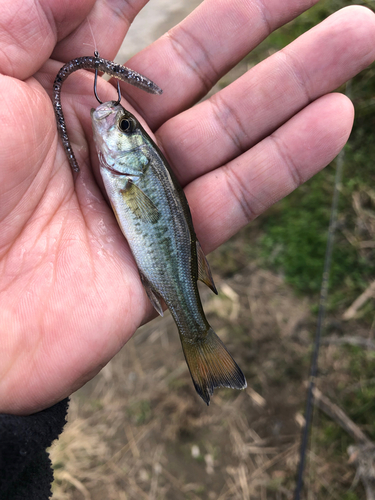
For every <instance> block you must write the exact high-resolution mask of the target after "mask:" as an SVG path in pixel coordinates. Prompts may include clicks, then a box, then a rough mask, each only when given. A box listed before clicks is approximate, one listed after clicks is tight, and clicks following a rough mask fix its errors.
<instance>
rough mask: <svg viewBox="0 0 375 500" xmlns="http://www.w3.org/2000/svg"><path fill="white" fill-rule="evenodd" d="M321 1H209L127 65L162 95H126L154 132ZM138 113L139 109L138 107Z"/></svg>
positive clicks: (134, 91) (128, 91) (135, 91)
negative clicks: (150, 82) (149, 81)
mask: <svg viewBox="0 0 375 500" xmlns="http://www.w3.org/2000/svg"><path fill="white" fill-rule="evenodd" d="M315 3H317V0H284V1H283V2H280V0H252V1H248V2H243V1H233V0H205V1H204V2H202V4H201V5H200V6H199V7H198V8H197V9H196V10H195V11H194V12H193V13H192V14H191V15H190V16H189V17H187V18H186V19H185V20H184V21H182V22H181V23H180V24H179V25H178V26H176V27H175V28H173V29H172V30H171V31H169V32H168V33H167V34H166V35H165V36H163V37H161V38H160V39H159V40H158V41H156V42H155V43H154V44H152V45H151V46H149V47H148V48H146V49H145V50H143V51H141V52H140V53H139V54H138V55H136V56H135V57H133V58H132V59H130V61H129V62H128V63H127V65H129V66H130V67H131V68H133V69H135V70H136V71H139V72H140V73H141V74H145V75H146V76H148V77H149V78H150V79H151V80H153V81H155V83H157V84H158V85H159V86H160V87H161V88H162V89H163V91H164V94H163V96H161V97H152V96H144V95H143V94H142V98H141V97H140V96H141V94H140V93H139V92H138V91H137V90H134V89H128V88H127V89H126V92H127V93H128V95H129V96H131V97H132V98H133V99H134V101H137V105H138V110H139V111H140V112H141V114H142V115H143V116H144V117H145V118H146V120H147V122H148V123H149V124H150V126H151V127H152V128H154V129H155V128H156V127H157V126H159V125H160V124H161V123H163V122H164V121H165V120H166V119H167V118H170V117H171V116H173V115H175V114H176V113H178V112H180V111H182V110H184V109H186V108H187V107H189V106H191V105H192V104H193V103H195V102H197V101H198V100H199V99H200V97H202V96H203V95H205V94H206V93H207V91H208V90H210V88H211V87H212V86H213V85H214V83H215V82H216V81H217V80H218V79H219V78H220V77H221V76H223V75H224V74H225V73H226V72H227V71H228V70H229V69H230V68H231V67H233V66H234V65H235V64H236V63H237V62H239V61H240V60H241V59H242V58H243V57H244V56H245V55H246V54H247V53H248V52H249V51H250V50H251V49H253V48H254V47H256V46H257V45H258V44H259V43H260V42H261V41H262V40H264V39H265V38H266V37H267V36H268V35H269V34H270V32H271V31H273V30H274V29H276V28H277V27H278V26H281V25H282V24H284V23H286V22H288V21H290V20H291V19H293V18H294V17H296V16H297V15H298V14H300V13H301V12H303V11H304V10H306V9H308V8H309V7H311V6H312V5H314V4H315ZM136 107H137V106H136Z"/></svg>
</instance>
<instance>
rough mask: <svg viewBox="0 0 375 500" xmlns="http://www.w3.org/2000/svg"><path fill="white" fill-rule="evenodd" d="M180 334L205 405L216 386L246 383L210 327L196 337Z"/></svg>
mask: <svg viewBox="0 0 375 500" xmlns="http://www.w3.org/2000/svg"><path fill="white" fill-rule="evenodd" d="M180 338H181V343H182V348H183V351H184V355H185V359H186V363H187V365H188V368H189V371H190V375H191V378H192V379H193V383H194V386H195V390H196V391H197V393H198V394H199V396H200V397H201V398H202V399H203V401H204V402H205V403H206V404H207V405H209V404H210V397H211V396H212V394H213V392H214V389H215V388H216V387H229V388H232V389H245V388H246V387H247V383H246V379H245V376H244V374H243V373H242V371H241V369H240V368H239V366H238V365H237V363H236V362H235V361H234V359H233V358H232V356H231V355H230V354H229V352H228V351H227V349H226V347H225V345H224V344H223V342H222V341H221V340H220V339H219V337H218V336H217V335H216V333H215V332H214V331H213V329H212V328H211V327H208V330H207V334H206V335H205V336H202V337H201V338H200V339H199V340H194V341H192V340H191V339H188V338H186V337H185V336H184V335H182V334H180Z"/></svg>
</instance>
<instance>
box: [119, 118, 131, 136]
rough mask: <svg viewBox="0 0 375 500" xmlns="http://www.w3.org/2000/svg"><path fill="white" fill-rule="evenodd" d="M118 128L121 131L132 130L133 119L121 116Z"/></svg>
mask: <svg viewBox="0 0 375 500" xmlns="http://www.w3.org/2000/svg"><path fill="white" fill-rule="evenodd" d="M118 126H119V129H120V130H121V131H122V132H128V133H129V132H132V131H133V130H134V121H133V120H132V119H129V118H122V119H121V120H120V121H119V124H118Z"/></svg>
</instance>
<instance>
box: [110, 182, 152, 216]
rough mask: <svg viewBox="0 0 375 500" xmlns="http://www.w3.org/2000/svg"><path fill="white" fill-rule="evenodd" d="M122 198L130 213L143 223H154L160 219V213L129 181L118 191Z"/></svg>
mask: <svg viewBox="0 0 375 500" xmlns="http://www.w3.org/2000/svg"><path fill="white" fill-rule="evenodd" d="M120 193H121V195H122V198H123V200H124V202H125V203H126V205H127V206H128V208H129V209H130V210H131V212H132V213H133V214H134V215H135V217H137V219H141V220H143V221H145V222H151V223H153V224H154V223H155V222H157V221H158V220H159V218H160V212H159V210H158V209H157V208H156V206H155V205H154V203H153V202H152V201H151V200H150V198H149V197H148V196H147V195H146V194H145V193H144V192H143V191H142V190H141V189H140V188H139V187H138V186H137V185H136V184H134V182H132V181H131V180H128V181H127V183H126V186H125V188H124V189H121V191H120Z"/></svg>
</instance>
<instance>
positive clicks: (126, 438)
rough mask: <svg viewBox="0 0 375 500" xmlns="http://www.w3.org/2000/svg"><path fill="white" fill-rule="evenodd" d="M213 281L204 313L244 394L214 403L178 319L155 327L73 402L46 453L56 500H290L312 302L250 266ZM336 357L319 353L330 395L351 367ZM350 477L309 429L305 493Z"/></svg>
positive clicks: (334, 351)
mask: <svg viewBox="0 0 375 500" xmlns="http://www.w3.org/2000/svg"><path fill="white" fill-rule="evenodd" d="M214 277H215V281H216V285H217V287H218V290H219V295H218V296H214V295H213V294H212V293H211V292H210V291H209V290H208V289H204V290H203V293H202V296H203V298H204V307H205V311H206V312H207V317H208V319H209V321H210V323H211V324H212V326H213V327H214V328H215V330H216V331H217V333H218V334H219V335H220V337H221V338H222V339H223V340H224V342H225V343H226V345H227V346H228V348H229V350H230V351H231V352H232V354H233V355H234V357H235V358H236V360H237V362H238V364H239V365H240V366H241V368H242V369H243V371H244V372H245V375H246V377H247V381H248V388H247V389H246V390H245V391H241V392H238V391H233V390H230V389H220V390H216V391H215V394H214V396H213V398H212V402H211V405H210V406H209V407H207V406H206V405H205V404H204V403H203V402H202V400H201V399H200V398H199V397H198V396H197V395H196V393H195V390H194V388H193V384H192V382H191V379H190V375H189V373H188V370H187V367H186V364H185V361H184V358H183V354H182V350H181V346H180V341H179V338H178V334H177V330H176V327H175V325H174V323H173V320H172V319H171V317H170V316H169V314H167V316H166V317H165V318H158V319H156V320H154V321H153V322H152V323H150V324H149V325H147V326H145V327H143V328H141V329H140V330H139V331H138V332H137V333H136V335H135V336H134V337H133V339H132V340H131V341H130V342H129V343H128V344H127V345H126V346H125V347H124V348H123V350H122V351H121V352H120V353H119V354H118V355H117V356H116V357H115V358H114V359H113V360H112V361H111V362H110V363H109V364H108V365H107V366H106V367H105V368H104V369H103V370H102V372H101V373H100V374H99V375H98V376H97V377H96V378H95V379H93V380H92V381H91V382H89V383H88V384H87V385H86V386H85V387H83V388H82V389H81V390H79V391H78V392H77V393H75V394H74V395H73V396H72V400H71V405H70V412H69V423H68V425H67V427H66V430H65V431H64V433H63V435H62V436H61V438H60V440H59V441H58V442H57V443H56V444H55V445H54V447H53V448H52V453H51V455H52V461H53V463H54V467H55V478H56V480H55V484H54V497H53V498H54V499H55V500H60V499H69V500H81V499H85V500H88V499H91V500H102V499H103V498H106V499H108V500H112V499H113V500H115V499H116V500H117V499H124V500H125V499H128V500H130V499H134V500H135V499H137V500H138V499H140V498H144V499H148V500H157V499H160V500H161V499H168V500H169V499H170V500H179V499H181V500H182V499H192V500H196V499H212V500H227V499H233V500H237V499H238V500H245V499H246V500H247V499H250V498H251V499H260V500H263V499H284V498H285V499H291V498H292V497H293V490H294V488H295V471H296V466H297V463H298V453H299V440H300V433H301V426H303V422H304V419H303V416H302V414H303V409H304V405H305V385H304V381H306V379H307V378H308V369H309V363H310V352H311V338H312V335H313V332H314V329H315V320H314V317H313V316H312V314H311V312H310V304H309V303H308V301H307V300H306V299H300V298H298V297H296V296H295V294H294V293H293V292H292V291H291V289H290V288H289V287H288V286H287V285H285V283H284V281H283V278H282V277H280V276H277V275H275V274H273V273H271V272H269V271H266V270H264V269H261V268H259V267H258V266H257V265H256V264H254V263H250V264H248V265H247V266H246V267H245V268H244V269H242V270H241V272H239V273H237V274H235V275H234V276H232V277H230V278H228V279H225V280H224V279H220V276H218V275H217V274H216V275H215V273H214ZM340 349H342V347H340V346H335V345H330V346H327V347H323V351H322V358H321V360H322V361H321V365H322V372H323V374H322V378H321V380H320V386H321V388H322V389H323V390H325V391H327V390H328V389H327V387H326V383H327V381H329V383H330V390H328V393H329V394H332V393H333V391H334V387H335V385H334V383H333V382H334V381H333V380H332V377H333V376H334V375H335V373H336V375H337V373H338V371H339V370H340V369H341V370H343V369H344V367H343V366H341V368H340V359H341V354H340ZM335 363H336V365H337V366H335ZM336 368H337V370H338V371H335V369H336ZM332 370H333V374H332ZM316 423H318V422H317V420H316V419H315V421H314V424H316ZM314 441H315V444H314ZM354 476H355V469H354V468H353V467H352V466H351V465H350V464H348V457H347V455H346V453H345V450H344V452H343V453H342V454H341V455H338V456H337V454H336V453H335V451H334V450H333V451H332V450H331V451H329V450H324V447H323V449H322V447H321V446H320V445H319V434H318V432H317V431H316V432H315V434H314V433H313V442H312V445H311V447H310V452H309V466H308V469H307V472H306V487H307V489H308V491H309V492H310V494H311V495H314V494H316V495H317V496H310V497H309V498H342V497H341V496H339V495H338V494H337V493H335V491H339V490H338V489H337V488H336V487H335V486H332V480H333V479H334V480H335V481H339V482H340V488H344V490H345V489H347V490H349V489H350V487H351V485H352V481H353V479H354ZM358 488H359V491H361V488H360V485H359V486H358ZM322 491H324V492H325V493H324V494H322ZM340 491H341V490H340ZM327 492H329V493H330V495H328V496H326V494H327ZM347 498H361V497H360V496H358V497H347Z"/></svg>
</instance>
